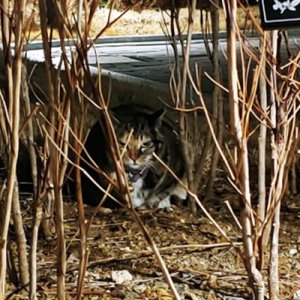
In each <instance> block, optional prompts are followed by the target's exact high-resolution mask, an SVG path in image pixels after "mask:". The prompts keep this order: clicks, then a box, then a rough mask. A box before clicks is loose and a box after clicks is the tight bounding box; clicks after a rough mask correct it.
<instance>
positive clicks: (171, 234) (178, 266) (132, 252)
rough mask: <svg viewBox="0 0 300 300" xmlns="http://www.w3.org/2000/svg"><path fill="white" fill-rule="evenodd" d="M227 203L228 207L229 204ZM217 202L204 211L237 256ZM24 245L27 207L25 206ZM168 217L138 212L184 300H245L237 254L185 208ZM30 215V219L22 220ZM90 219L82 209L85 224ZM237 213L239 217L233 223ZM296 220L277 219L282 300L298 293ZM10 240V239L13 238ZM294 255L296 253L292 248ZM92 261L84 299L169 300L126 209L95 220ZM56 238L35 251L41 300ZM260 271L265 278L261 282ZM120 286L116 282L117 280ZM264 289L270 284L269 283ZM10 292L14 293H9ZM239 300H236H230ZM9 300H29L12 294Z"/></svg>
mask: <svg viewBox="0 0 300 300" xmlns="http://www.w3.org/2000/svg"><path fill="white" fill-rule="evenodd" d="M234 197H235V196H234V195H231V196H230V195H227V199H230V200H229V201H230V202H231V200H232V199H234ZM224 200H225V199H223V198H222V197H221V196H218V199H217V200H216V201H215V202H210V203H206V205H205V206H206V207H209V208H210V213H211V215H212V217H213V218H214V219H215V221H216V222H218V224H219V225H220V226H221V228H222V229H223V230H224V231H225V232H226V234H227V236H228V237H229V238H230V240H231V241H232V242H233V243H236V247H237V249H241V250H242V247H241V245H240V244H241V243H240V242H241V231H240V230H239V229H238V226H237V224H236V223H234V222H233V218H232V217H231V216H230V214H229V213H228V210H227V209H226V205H225V204H224ZM25 206H26V207H28V210H25V220H26V224H25V226H26V228H28V238H29V240H30V237H29V233H30V226H31V218H30V216H31V207H30V203H28V201H27V202H26V204H25ZM173 208H174V211H173V212H172V213H164V212H154V211H143V212H140V213H139V214H140V216H141V219H142V221H143V223H144V224H145V226H146V228H147V230H148V231H149V233H150V234H151V236H152V238H153V240H154V241H155V243H156V245H157V246H158V248H159V249H160V252H161V254H162V257H163V259H164V261H165V263H166V265H167V267H168V269H169V272H170V273H171V275H172V279H173V281H174V282H175V285H176V288H177V290H178V292H179V293H180V295H181V297H182V299H187V300H188V299H191V300H196V299H198V300H201V299H213V300H215V299H225V297H226V296H227V297H229V298H227V299H248V298H247V276H246V272H245V269H244V266H243V263H242V259H241V257H240V256H239V254H238V253H237V250H236V249H235V248H234V247H233V246H231V245H229V244H228V243H227V241H226V240H225V239H224V237H223V236H222V235H221V234H220V232H219V231H218V230H217V229H216V228H215V227H214V226H213V225H212V224H211V222H210V221H209V220H208V219H207V218H206V217H204V216H203V215H201V216H199V217H192V216H191V215H190V214H189V213H188V211H187V209H186V208H182V207H176V206H173ZM26 211H27V213H26ZM93 212H94V209H93V208H92V207H86V219H87V220H90V219H91V216H92V214H93ZM238 215H239V212H238V211H237V216H238ZM77 218H78V213H77V209H76V204H75V203H74V202H72V201H66V202H65V236H66V244H67V274H66V290H67V295H68V297H67V299H75V295H76V286H77V275H78V271H77V270H78V266H79V259H80V255H79V254H80V242H79V236H78V225H77ZM299 235H300V218H299V215H298V218H297V214H296V212H289V213H287V212H286V213H283V214H282V226H281V237H280V241H281V243H280V246H279V258H280V269H279V271H280V280H281V283H280V286H281V297H280V299H282V300H284V299H292V295H293V294H294V293H295V292H296V291H297V290H299V288H300V264H299V261H300V251H299V247H298V246H297V245H299ZM10 236H13V233H11V234H10ZM297 247H298V248H297ZM87 248H88V251H89V259H88V264H87V271H86V276H85V280H84V286H83V291H82V294H83V299H88V300H89V299H107V300H108V299H114V300H116V299H128V300H129V299H130V300H131V299H132V300H137V299H141V300H142V299H158V300H171V299H173V297H172V294H171V291H170V289H169V287H168V285H167V284H166V283H165V280H164V277H163V275H162V272H161V270H160V268H159V266H158V263H157V261H156V259H155V257H154V255H153V254H152V252H151V250H150V249H149V246H148V245H147V243H146V242H145V239H144V238H143V235H142V233H141V230H140V228H139V226H138V225H137V222H136V221H135V220H134V218H133V216H132V215H131V214H130V213H129V212H128V211H125V210H124V209H122V210H117V211H115V212H113V213H111V214H100V213H98V214H96V216H95V218H94V219H93V221H92V223H91V227H90V230H89V232H88V245H87ZM56 261H57V259H56V238H55V236H53V238H51V239H50V240H48V241H46V240H45V239H44V238H40V240H39V247H38V299H48V300H51V299H56V296H55V295H56ZM121 270H125V271H127V272H129V275H131V276H132V277H129V278H128V280H127V281H124V282H123V283H117V282H116V279H113V276H114V275H113V274H114V273H115V271H121ZM266 272H267V270H265V269H264V271H263V273H264V274H266ZM119 278H120V277H119ZM266 285H267V283H266ZM9 289H10V291H13V290H14V289H15V288H14V287H13V286H12V285H11V286H10V288H9ZM230 297H240V298H230ZM13 299H27V296H22V293H17V292H16V293H15V294H14V298H13Z"/></svg>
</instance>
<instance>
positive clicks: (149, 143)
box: [142, 141, 153, 149]
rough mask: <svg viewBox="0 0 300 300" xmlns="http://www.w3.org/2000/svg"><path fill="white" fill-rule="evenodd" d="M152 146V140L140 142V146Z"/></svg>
mask: <svg viewBox="0 0 300 300" xmlns="http://www.w3.org/2000/svg"><path fill="white" fill-rule="evenodd" d="M152 146H153V142H152V141H147V142H144V143H143V144H142V148H144V149H145V148H151V147H152Z"/></svg>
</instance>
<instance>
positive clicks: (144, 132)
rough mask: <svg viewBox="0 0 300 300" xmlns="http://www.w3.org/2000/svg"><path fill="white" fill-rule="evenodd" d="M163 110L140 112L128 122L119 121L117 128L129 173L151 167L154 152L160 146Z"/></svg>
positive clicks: (123, 158)
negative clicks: (150, 113)
mask: <svg viewBox="0 0 300 300" xmlns="http://www.w3.org/2000/svg"><path fill="white" fill-rule="evenodd" d="M162 115H163V111H158V112H156V113H154V114H152V115H146V114H139V115H135V116H134V117H133V118H132V119H131V120H127V121H126V122H122V121H119V125H118V128H117V130H116V133H117V139H118V143H119V147H120V150H121V153H123V156H122V160H123V164H124V167H125V169H126V171H127V172H128V173H135V172H138V171H144V170H145V169H148V168H150V167H151V165H152V162H153V153H154V152H155V151H157V150H158V148H159V147H160V144H161V141H160V139H159V137H158V132H159V127H160V123H161V118H162Z"/></svg>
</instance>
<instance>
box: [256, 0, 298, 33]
mask: <svg viewBox="0 0 300 300" xmlns="http://www.w3.org/2000/svg"><path fill="white" fill-rule="evenodd" d="M259 4H260V13H261V22H262V26H263V28H265V29H280V28H285V27H291V26H299V27H300V0H260V1H259Z"/></svg>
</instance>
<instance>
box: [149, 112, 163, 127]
mask: <svg viewBox="0 0 300 300" xmlns="http://www.w3.org/2000/svg"><path fill="white" fill-rule="evenodd" d="M165 113H166V110H165V109H164V108H161V109H159V110H157V111H156V112H154V113H153V114H152V115H151V122H152V123H153V124H154V125H155V126H156V127H160V126H161V122H162V119H163V117H164V115H165Z"/></svg>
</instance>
